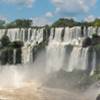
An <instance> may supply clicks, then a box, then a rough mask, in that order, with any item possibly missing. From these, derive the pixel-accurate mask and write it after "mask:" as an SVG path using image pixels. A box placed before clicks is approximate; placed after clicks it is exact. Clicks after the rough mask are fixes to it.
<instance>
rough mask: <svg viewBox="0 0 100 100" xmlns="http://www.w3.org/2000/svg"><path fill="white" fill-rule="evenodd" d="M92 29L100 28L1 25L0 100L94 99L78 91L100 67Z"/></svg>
mask: <svg viewBox="0 0 100 100" xmlns="http://www.w3.org/2000/svg"><path fill="white" fill-rule="evenodd" d="M94 33H97V34H98V35H100V28H96V27H84V28H82V27H79V26H75V27H72V28H70V27H57V28H51V29H47V28H45V27H42V28H15V29H0V66H1V67H0V100H45V99H46V100H54V99H56V100H83V99H84V100H90V98H91V100H94V95H93V98H92V97H89V96H87V95H89V93H90V94H91V93H92V92H86V94H84V92H83V91H81V92H82V94H81V92H80V87H82V89H83V86H84V84H85V86H84V87H85V88H86V87H87V85H88V84H89V85H90V82H91V80H90V78H91V76H92V75H94V73H95V71H96V70H98V69H99V67H100V66H99V65H100V61H99V60H100V53H99V51H100V47H99V45H97V44H99V43H100V41H99V39H98V40H97V41H96V42H94V40H96V39H94V40H93V37H92V34H94ZM3 38H4V40H3ZM5 39H7V41H8V42H7V45H6V44H5ZM83 44H85V45H83ZM99 70H100V69H99ZM34 87H35V90H34V89H33V88H34ZM50 87H52V88H50ZM16 88H17V89H16ZM56 88H57V89H56ZM76 88H78V89H79V92H78V91H77V92H76ZM67 89H68V90H67ZM92 90H93V89H92ZM70 91H71V92H70ZM94 91H95V90H94ZM94 91H93V94H94ZM35 93H36V97H35V96H34V95H35ZM55 93H56V95H55ZM95 95H96V94H95ZM85 96H87V97H85ZM88 97H89V99H88Z"/></svg>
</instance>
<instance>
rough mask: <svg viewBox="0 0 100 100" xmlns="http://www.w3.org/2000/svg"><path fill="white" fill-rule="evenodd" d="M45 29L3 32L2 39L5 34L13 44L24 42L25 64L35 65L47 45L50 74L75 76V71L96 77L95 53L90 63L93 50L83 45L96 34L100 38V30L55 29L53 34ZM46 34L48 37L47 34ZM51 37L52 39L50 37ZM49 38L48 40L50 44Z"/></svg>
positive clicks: (91, 28)
mask: <svg viewBox="0 0 100 100" xmlns="http://www.w3.org/2000/svg"><path fill="white" fill-rule="evenodd" d="M44 30H45V28H26V29H25V28H20V29H18V28H16V29H1V30H0V38H2V36H3V35H4V34H5V33H6V35H7V36H8V37H9V39H10V41H12V42H13V41H22V42H23V43H24V46H23V47H22V49H21V50H22V53H21V55H22V58H21V59H22V61H21V62H22V63H24V64H25V63H33V61H34V59H35V56H34V55H35V53H36V51H37V47H38V46H40V44H41V43H43V42H44V41H48V45H45V50H46V52H45V53H46V57H47V59H46V61H45V62H46V70H47V71H48V72H51V71H58V70H60V69H64V70H65V71H68V72H72V71H73V70H84V71H87V70H88V71H89V73H93V71H94V70H95V67H96V54H95V52H96V51H95V50H94V49H93V50H92V53H91V54H92V58H91V61H90V60H89V57H90V55H91V54H89V50H90V47H86V48H83V47H82V42H83V40H84V38H86V37H90V38H91V37H92V34H93V33H96V32H97V34H100V32H99V30H100V29H99V28H98V30H97V28H94V27H88V28H87V27H84V28H83V29H82V28H81V27H72V28H69V27H64V28H52V29H51V30H50V33H48V32H47V31H44ZM44 32H45V33H44ZM48 34H50V35H48ZM47 37H49V38H48V40H47ZM15 56H16V49H15V50H14V51H13V63H14V64H15V63H16V61H15V60H16V59H17V58H16V57H15Z"/></svg>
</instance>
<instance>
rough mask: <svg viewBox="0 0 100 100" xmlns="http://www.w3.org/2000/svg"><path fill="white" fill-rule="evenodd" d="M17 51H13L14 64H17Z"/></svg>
mask: <svg viewBox="0 0 100 100" xmlns="http://www.w3.org/2000/svg"><path fill="white" fill-rule="evenodd" d="M16 52H17V51H16V49H14V50H13V64H16Z"/></svg>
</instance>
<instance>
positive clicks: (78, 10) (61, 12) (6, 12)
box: [0, 0, 100, 25]
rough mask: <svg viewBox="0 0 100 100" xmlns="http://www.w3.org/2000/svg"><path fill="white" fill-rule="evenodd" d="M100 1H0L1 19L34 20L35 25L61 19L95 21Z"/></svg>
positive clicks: (99, 15) (99, 8)
mask: <svg viewBox="0 0 100 100" xmlns="http://www.w3.org/2000/svg"><path fill="white" fill-rule="evenodd" d="M99 10H100V0H0V19H1V20H7V21H13V20H15V19H23V18H24V19H32V20H33V23H34V24H35V25H44V24H51V23H52V22H54V21H56V20H57V19H59V18H74V19H75V20H79V21H84V20H85V21H93V20H94V19H95V18H100V12H99Z"/></svg>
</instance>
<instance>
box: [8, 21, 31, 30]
mask: <svg viewBox="0 0 100 100" xmlns="http://www.w3.org/2000/svg"><path fill="white" fill-rule="evenodd" d="M31 26H32V20H29V19H17V20H15V21H13V22H11V23H9V24H7V25H6V27H7V28H15V27H17V28H29V27H31Z"/></svg>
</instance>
